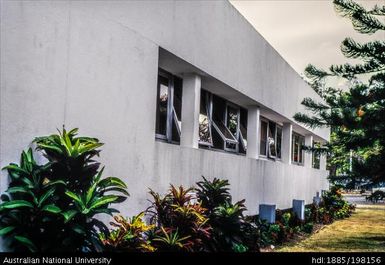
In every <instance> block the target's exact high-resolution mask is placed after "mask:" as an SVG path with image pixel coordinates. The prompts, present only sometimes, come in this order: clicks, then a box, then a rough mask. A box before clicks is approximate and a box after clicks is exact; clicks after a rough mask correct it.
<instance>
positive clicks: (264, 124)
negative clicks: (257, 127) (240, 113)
mask: <svg viewBox="0 0 385 265" xmlns="http://www.w3.org/2000/svg"><path fill="white" fill-rule="evenodd" d="M266 147H267V122H266V121H263V120H261V142H260V152H259V153H260V154H261V155H264V156H267V148H266Z"/></svg>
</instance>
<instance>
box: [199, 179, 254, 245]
mask: <svg viewBox="0 0 385 265" xmlns="http://www.w3.org/2000/svg"><path fill="white" fill-rule="evenodd" d="M197 186H198V188H197V189H196V192H197V197H198V199H199V201H201V203H202V207H204V208H206V209H207V216H208V218H209V219H208V223H209V224H210V226H211V227H212V235H211V238H210V241H209V242H208V243H207V248H208V249H209V250H210V251H241V250H244V251H258V250H259V245H258V241H259V232H258V228H257V226H256V225H255V223H250V222H248V221H247V220H246V218H245V216H244V215H243V212H244V211H246V207H245V205H244V200H242V201H238V202H236V203H233V202H232V199H231V195H230V193H229V183H228V181H227V180H220V179H217V178H214V179H213V180H212V181H209V180H207V179H206V178H204V177H203V180H202V181H200V182H198V183H197ZM241 245H242V246H243V247H240V246H241Z"/></svg>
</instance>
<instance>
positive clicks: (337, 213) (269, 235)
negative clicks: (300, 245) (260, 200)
mask: <svg viewBox="0 0 385 265" xmlns="http://www.w3.org/2000/svg"><path fill="white" fill-rule="evenodd" d="M354 210H355V206H354V205H353V204H349V203H348V202H347V201H346V200H345V199H344V198H343V197H342V193H341V189H340V187H337V186H333V187H332V188H331V189H330V191H327V192H325V194H323V195H322V200H321V203H320V204H319V205H317V204H315V203H313V204H311V205H308V206H307V207H306V208H305V220H300V219H299V218H298V217H297V216H296V214H295V213H294V212H293V211H291V210H286V211H281V210H277V212H276V222H275V223H274V224H268V223H267V222H265V221H262V220H260V219H258V218H257V219H256V222H257V224H258V227H259V229H260V235H261V246H264V247H265V246H269V245H279V244H282V243H284V242H287V241H290V240H292V239H294V238H295V236H296V235H298V234H301V233H305V234H309V233H312V232H313V229H314V226H315V225H316V224H321V225H322V224H330V223H332V222H333V221H334V220H337V219H343V218H346V217H349V216H350V215H351V214H352V213H353V211H354Z"/></svg>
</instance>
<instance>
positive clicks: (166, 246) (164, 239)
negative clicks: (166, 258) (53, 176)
mask: <svg viewBox="0 0 385 265" xmlns="http://www.w3.org/2000/svg"><path fill="white" fill-rule="evenodd" d="M150 194H151V196H152V197H153V201H152V205H151V207H150V208H149V209H147V213H148V214H149V215H150V216H151V221H152V224H153V225H154V226H155V227H156V228H157V229H156V231H155V232H154V233H153V237H152V239H153V240H155V242H156V243H157V244H155V245H157V248H158V249H160V250H162V249H163V250H167V251H170V250H173V251H176V250H178V249H179V250H186V251H203V250H205V248H206V243H207V242H209V240H210V238H211V233H212V228H211V225H210V223H209V222H208V217H207V209H206V208H204V207H202V205H201V204H202V203H201V202H196V196H195V194H194V193H193V189H192V188H189V189H184V188H183V187H182V186H180V187H179V188H175V187H174V186H173V185H171V186H170V189H169V192H168V193H167V194H166V195H165V196H163V197H162V196H161V195H159V194H158V193H156V192H154V191H152V190H151V191H150ZM171 239H174V240H171ZM176 239H179V241H186V242H184V243H182V242H179V243H180V244H179V243H178V244H176V245H175V241H176ZM182 239H183V240H182ZM178 247H179V248H178Z"/></svg>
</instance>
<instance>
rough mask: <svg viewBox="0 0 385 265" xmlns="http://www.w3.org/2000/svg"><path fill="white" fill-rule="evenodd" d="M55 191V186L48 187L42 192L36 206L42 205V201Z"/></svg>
mask: <svg viewBox="0 0 385 265" xmlns="http://www.w3.org/2000/svg"><path fill="white" fill-rule="evenodd" d="M54 192H55V188H51V189H49V190H48V191H47V192H46V193H44V194H43V195H42V196H41V197H40V199H39V203H38V207H40V206H42V205H43V203H44V202H45V201H46V200H47V199H48V198H49V197H50V196H51V195H52V194H53V193H54Z"/></svg>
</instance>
